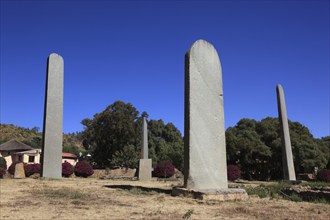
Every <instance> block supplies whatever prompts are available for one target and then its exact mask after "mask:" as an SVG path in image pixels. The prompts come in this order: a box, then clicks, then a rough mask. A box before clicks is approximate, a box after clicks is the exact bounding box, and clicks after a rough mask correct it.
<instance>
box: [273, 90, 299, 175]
mask: <svg viewBox="0 0 330 220" xmlns="http://www.w3.org/2000/svg"><path fill="white" fill-rule="evenodd" d="M276 93H277V106H278V117H279V120H280V127H281V140H282V163H283V179H284V180H292V181H295V180H296V174H295V170H294V164H293V156H292V148H291V140H290V132H289V124H288V116H287V113H286V104H285V98H284V91H283V88H282V86H281V85H280V84H278V85H277V86H276Z"/></svg>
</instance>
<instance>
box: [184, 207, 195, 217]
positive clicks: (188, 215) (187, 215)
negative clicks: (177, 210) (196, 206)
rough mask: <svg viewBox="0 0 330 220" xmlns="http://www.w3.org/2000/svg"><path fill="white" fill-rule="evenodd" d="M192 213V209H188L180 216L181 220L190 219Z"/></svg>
mask: <svg viewBox="0 0 330 220" xmlns="http://www.w3.org/2000/svg"><path fill="white" fill-rule="evenodd" d="M193 213H194V210H192V209H189V210H188V211H187V212H186V213H185V214H184V215H183V216H182V218H183V219H188V218H190V217H191V215H192V214H193Z"/></svg>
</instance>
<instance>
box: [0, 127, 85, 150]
mask: <svg viewBox="0 0 330 220" xmlns="http://www.w3.org/2000/svg"><path fill="white" fill-rule="evenodd" d="M12 139H15V140H17V141H20V142H23V143H25V144H27V145H29V146H31V147H33V148H41V145H42V132H39V128H37V127H34V128H31V129H29V128H23V127H19V126H16V125H13V124H0V144H2V143H5V142H7V141H9V140H12ZM81 143H82V140H81V137H80V133H69V134H63V146H66V147H81Z"/></svg>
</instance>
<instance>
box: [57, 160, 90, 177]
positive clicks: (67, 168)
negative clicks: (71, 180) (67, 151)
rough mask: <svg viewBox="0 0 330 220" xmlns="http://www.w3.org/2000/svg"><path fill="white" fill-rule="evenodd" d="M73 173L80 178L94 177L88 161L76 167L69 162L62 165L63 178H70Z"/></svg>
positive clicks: (78, 163)
mask: <svg viewBox="0 0 330 220" xmlns="http://www.w3.org/2000/svg"><path fill="white" fill-rule="evenodd" d="M73 173H74V175H76V176H78V177H89V176H91V175H93V173H94V170H93V167H92V165H90V163H88V162H87V161H79V162H77V163H76V165H75V166H74V167H73V166H72V165H71V164H70V163H68V162H64V163H62V176H64V177H70V176H71V175H72V174H73Z"/></svg>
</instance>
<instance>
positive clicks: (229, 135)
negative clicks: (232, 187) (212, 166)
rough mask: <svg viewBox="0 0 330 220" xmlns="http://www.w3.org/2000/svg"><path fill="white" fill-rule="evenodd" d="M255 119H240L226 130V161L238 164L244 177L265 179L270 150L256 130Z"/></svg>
mask: <svg viewBox="0 0 330 220" xmlns="http://www.w3.org/2000/svg"><path fill="white" fill-rule="evenodd" d="M256 127H257V121H255V120H252V119H241V120H240V121H239V122H238V123H237V125H236V126H235V127H232V128H228V129H227V131H226V144H227V152H228V162H229V163H232V164H238V165H239V166H240V167H241V171H242V175H243V176H244V177H245V178H248V179H250V178H253V179H267V177H268V163H269V160H270V158H271V150H270V148H269V147H268V146H267V145H265V143H264V142H262V141H261V137H260V135H259V134H258V133H257V132H256Z"/></svg>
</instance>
